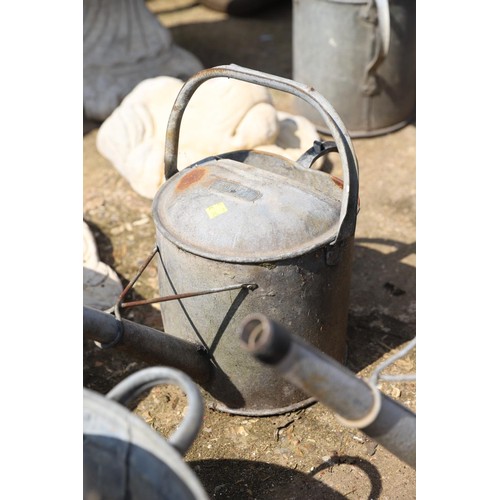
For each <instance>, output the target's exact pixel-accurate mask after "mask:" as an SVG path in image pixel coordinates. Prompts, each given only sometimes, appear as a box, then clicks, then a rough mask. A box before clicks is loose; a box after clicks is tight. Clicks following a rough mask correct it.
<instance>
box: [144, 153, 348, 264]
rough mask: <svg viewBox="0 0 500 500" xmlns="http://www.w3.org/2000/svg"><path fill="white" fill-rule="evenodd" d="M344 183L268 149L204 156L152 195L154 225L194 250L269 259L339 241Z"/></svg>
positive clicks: (236, 258) (219, 256)
mask: <svg viewBox="0 0 500 500" xmlns="http://www.w3.org/2000/svg"><path fill="white" fill-rule="evenodd" d="M341 201H342V188H341V187H339V185H337V183H336V181H335V180H334V178H332V177H331V176H330V175H328V174H327V173H325V172H321V171H318V170H311V169H307V168H304V167H301V166H299V165H297V164H296V163H295V162H292V161H290V160H287V159H285V158H282V157H280V156H278V155H274V154H271V153H263V152H256V151H253V152H252V151H238V152H234V153H227V154H224V155H219V156H216V157H210V158H206V159H205V160H202V161H200V162H197V163H195V164H194V165H192V166H190V167H188V168H186V169H184V170H182V171H181V172H179V173H177V174H175V175H174V176H172V177H171V178H170V179H168V180H167V181H166V182H165V183H164V184H163V185H162V187H161V188H160V190H159V191H158V193H157V194H156V196H155V199H154V201H153V218H154V220H155V224H156V228H157V231H159V233H160V234H161V236H163V237H165V238H167V239H168V240H169V241H171V242H172V243H174V244H175V245H176V246H178V247H180V248H182V249H183V250H186V251H188V252H190V253H193V254H195V255H200V256H204V257H207V258H210V259H214V260H220V261H225V262H268V261H276V260H281V259H284V258H291V257H295V256H298V255H302V254H305V253H306V252H308V251H312V250H313V249H315V248H318V247H320V246H323V245H325V244H327V243H329V242H331V241H332V240H334V239H335V236H336V234H337V230H338V224H339V219H340V210H341Z"/></svg>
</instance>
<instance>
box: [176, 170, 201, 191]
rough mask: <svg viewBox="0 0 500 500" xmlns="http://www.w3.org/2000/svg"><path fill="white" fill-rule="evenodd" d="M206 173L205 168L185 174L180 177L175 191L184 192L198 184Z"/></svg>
mask: <svg viewBox="0 0 500 500" xmlns="http://www.w3.org/2000/svg"><path fill="white" fill-rule="evenodd" d="M206 173H207V169H206V168H195V169H194V170H191V171H190V172H188V173H186V174H185V175H183V176H182V178H181V180H180V181H179V183H178V184H177V186H176V188H175V189H176V190H177V191H184V190H186V189H187V188H188V187H190V186H192V185H193V184H195V183H196V182H199V181H200V180H201V179H202V178H203V177H204V176H205V174H206Z"/></svg>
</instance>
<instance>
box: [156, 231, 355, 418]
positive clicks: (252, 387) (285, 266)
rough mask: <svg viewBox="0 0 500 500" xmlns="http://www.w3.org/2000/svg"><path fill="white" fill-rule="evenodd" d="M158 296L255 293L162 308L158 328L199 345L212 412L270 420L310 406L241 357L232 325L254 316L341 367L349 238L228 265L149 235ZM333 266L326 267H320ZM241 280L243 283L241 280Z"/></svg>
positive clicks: (210, 297)
mask: <svg viewBox="0 0 500 500" xmlns="http://www.w3.org/2000/svg"><path fill="white" fill-rule="evenodd" d="M157 237H158V246H159V250H160V259H161V261H160V263H159V264H158V275H159V286H160V294H161V295H169V294H174V293H179V292H182V291H183V290H195V289H200V290H203V289H206V288H207V286H209V285H210V286H217V287H218V286H222V285H228V284H231V283H239V282H248V283H257V284H258V288H257V289H256V290H253V291H252V290H247V289H240V290H231V291H227V292H222V293H218V294H213V295H205V296H199V297H192V298H189V299H184V300H179V301H173V302H165V303H163V304H162V306H161V314H162V320H163V325H164V330H165V332H166V333H167V334H170V335H173V336H178V337H180V338H182V339H185V340H188V341H191V342H193V343H197V344H202V345H203V346H204V347H205V348H206V349H207V350H208V352H209V353H210V354H211V356H212V358H213V363H214V368H213V370H214V372H215V373H214V374H213V376H212V378H211V379H210V380H209V381H208V382H206V383H204V384H203V387H204V388H206V389H207V390H208V392H209V393H210V394H211V395H212V396H213V397H214V399H215V401H214V403H213V405H214V407H215V408H216V409H219V410H222V411H228V412H231V413H237V414H244V415H272V414H277V413H284V412H287V411H291V410H293V409H298V408H300V407H302V406H305V405H307V404H309V403H310V402H311V401H312V400H311V397H310V396H309V395H306V394H304V393H303V392H302V391H300V390H299V389H297V388H296V387H295V386H293V385H292V384H290V383H289V382H287V381H284V380H283V379H281V378H279V377H277V376H276V374H275V373H274V372H273V370H272V369H271V368H267V367H265V366H262V365H260V364H259V363H258V362H257V361H256V360H255V359H253V357H252V356H251V355H249V354H248V353H246V352H244V351H242V349H241V347H240V343H239V339H238V335H237V329H238V326H239V324H240V322H241V321H242V320H243V318H244V317H246V316H247V315H248V314H251V313H254V312H256V311H258V312H262V313H265V314H266V315H268V316H269V317H270V318H273V319H274V320H275V321H277V322H280V323H281V324H283V325H286V327H287V328H289V329H290V330H291V331H292V332H294V333H295V334H296V335H300V336H302V337H304V338H306V339H307V340H308V342H310V343H311V344H312V345H314V346H316V347H317V348H318V349H320V350H321V351H323V352H325V353H327V354H328V355H329V356H331V357H333V358H335V359H337V360H338V361H339V362H343V361H344V359H345V354H346V331H347V315H348V305H349V288H350V278H351V259H352V251H353V240H354V238H353V237H351V238H348V239H346V240H343V242H342V243H337V244H336V245H335V247H334V251H333V253H331V249H330V248H329V247H328V246H326V247H325V246H324V247H321V248H317V249H316V250H313V251H312V252H310V253H308V254H305V255H301V256H298V257H295V258H292V259H285V260H280V261H275V262H267V263H256V264H249V263H232V262H224V261H216V260H211V259H206V258H203V257H200V256H197V255H194V254H192V253H190V252H186V251H185V250H182V249H180V248H179V247H177V246H176V245H175V244H173V243H171V242H170V241H169V240H167V239H166V238H164V237H163V236H162V235H161V234H158V235H157ZM330 259H332V260H331V262H335V264H333V265H329V264H328V263H327V262H330ZM242 280H243V281H242Z"/></svg>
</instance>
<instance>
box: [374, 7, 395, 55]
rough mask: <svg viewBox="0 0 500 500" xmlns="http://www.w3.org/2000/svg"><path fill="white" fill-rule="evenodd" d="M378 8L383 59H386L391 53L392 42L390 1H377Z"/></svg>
mask: <svg viewBox="0 0 500 500" xmlns="http://www.w3.org/2000/svg"><path fill="white" fill-rule="evenodd" d="M375 6H376V7H377V19H378V30H379V33H380V42H381V49H382V50H381V57H382V59H385V58H386V57H387V54H388V53H389V44H390V42H391V15H390V10H389V0H375Z"/></svg>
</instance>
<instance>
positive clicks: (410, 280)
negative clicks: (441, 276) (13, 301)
mask: <svg viewBox="0 0 500 500" xmlns="http://www.w3.org/2000/svg"><path fill="white" fill-rule="evenodd" d="M147 5H148V7H149V8H150V9H151V10H152V11H153V12H154V13H155V14H156V15H157V17H158V19H159V20H160V21H161V22H162V23H163V24H164V25H165V26H168V27H169V29H171V31H172V35H173V37H174V39H175V41H176V43H178V44H179V45H180V46H182V47H184V48H186V49H187V50H189V51H191V52H192V53H194V54H195V55H196V56H197V57H198V58H199V59H200V60H201V61H202V63H203V64H204V66H205V67H210V66H215V65H218V64H228V63H236V64H239V65H241V66H246V67H250V68H253V69H258V70H262V71H265V72H268V73H273V74H278V75H279V76H284V77H289V78H290V77H291V76H292V56H291V41H292V40H291V36H292V35H291V14H292V6H291V2H289V1H282V2H279V3H278V4H277V5H275V6H273V7H272V8H269V9H267V10H265V11H263V12H261V13H259V14H258V15H254V16H252V17H247V18H235V17H229V16H227V15H226V14H223V13H220V12H215V11H212V10H210V9H208V8H206V7H203V6H201V5H197V4H195V3H193V2H188V1H181V0H179V1H176V2H173V1H168V0H152V1H149V2H148V3H147ZM275 97H276V106H277V107H278V108H281V109H284V110H286V105H287V101H286V99H285V98H283V99H282V98H281V97H280V96H278V95H276V96H275ZM97 127H98V124H95V123H88V122H86V123H84V137H83V181H84V193H83V200H84V206H83V217H84V220H85V221H86V222H87V223H88V224H89V226H90V228H91V230H92V232H93V234H94V236H95V238H96V242H97V245H98V249H99V254H100V257H101V259H102V260H103V261H104V262H106V263H107V264H109V265H111V266H112V267H113V268H114V269H115V270H116V271H117V273H118V274H119V276H120V278H121V279H122V281H123V284H126V283H128V281H129V280H130V279H131V278H132V277H133V276H134V275H135V273H136V272H137V270H138V268H139V266H140V265H141V264H142V263H143V261H144V259H145V258H146V257H147V255H148V254H149V253H150V251H151V249H152V248H153V246H154V244H155V229H154V224H153V220H152V215H151V201H150V200H148V199H146V198H143V197H141V196H139V195H138V194H137V193H135V192H134V191H133V190H132V189H131V188H130V186H129V185H128V183H127V181H126V180H125V179H124V178H123V177H121V176H120V174H119V173H118V172H117V171H116V170H115V169H114V168H113V166H112V165H111V164H110V163H109V162H108V161H107V160H106V159H105V158H103V157H102V156H101V155H100V154H99V153H98V151H97V150H96V146H95V138H96V132H97ZM415 132H416V127H415V125H414V124H411V125H408V126H406V127H405V128H403V129H402V130H400V131H398V132H395V133H392V134H389V135H386V136H381V137H376V138H371V139H355V140H354V141H353V142H354V147H355V150H356V154H357V156H358V161H359V165H360V179H361V181H360V182H361V185H360V200H361V211H360V213H359V217H358V226H357V230H356V244H355V254H354V263H353V276H352V289H351V302H350V309H349V325H348V352H349V357H348V360H347V366H348V367H349V368H350V369H351V370H353V371H354V372H356V373H357V374H359V375H361V376H368V375H369V374H370V373H371V372H372V370H373V369H374V367H375V366H376V365H377V364H378V363H380V362H381V361H382V360H384V359H386V358H387V357H389V356H390V355H391V354H392V353H394V352H395V351H396V350H397V349H399V348H401V347H402V346H403V345H404V344H405V343H406V342H407V341H409V340H410V339H411V338H413V337H414V336H415V333H416V321H415V300H416V299H415V266H416V261H415V252H416V248H415V247H416V242H415ZM156 296H158V287H157V273H156V268H155V265H154V264H153V265H151V266H150V267H148V268H147V270H146V272H145V274H144V275H143V276H142V277H141V279H140V280H139V282H138V283H137V284H136V286H135V288H134V290H133V291H132V293H131V297H134V298H153V297H156ZM124 317H126V318H127V319H130V320H132V321H136V322H138V323H141V324H144V325H148V326H151V327H154V328H157V329H159V330H162V329H163V326H162V322H161V317H160V312H159V308H158V307H156V306H155V307H153V306H144V307H138V308H134V309H132V310H129V311H128V312H127V313H125V314H124ZM145 366H146V365H145V364H144V363H142V362H140V361H138V360H136V359H133V358H131V357H126V356H124V355H122V354H120V352H118V351H113V350H107V351H101V350H99V349H98V348H97V347H96V346H95V345H94V344H93V343H91V342H87V341H84V345H83V374H84V386H85V387H88V388H90V389H93V390H95V391H98V392H100V393H105V392H107V391H109V390H110V389H111V388H112V387H113V386H115V385H116V383H118V382H119V381H120V380H122V379H123V378H124V377H126V376H127V375H128V374H131V373H133V372H135V371H137V370H139V369H140V368H142V367H145ZM415 370H416V354H415V352H414V351H413V352H411V353H410V354H409V355H408V356H407V357H406V358H404V359H401V360H399V361H398V362H397V363H396V364H395V365H394V366H392V367H391V368H390V369H389V371H388V373H413V372H415ZM380 388H381V389H382V391H383V392H385V393H386V394H387V395H389V396H390V397H392V398H394V399H395V400H396V401H398V402H399V403H401V404H403V405H406V406H407V407H409V408H410V409H411V410H413V411H415V412H416V384H415V383H388V382H383V383H381V384H380ZM185 406H186V404H185V398H184V396H183V394H182V393H181V392H179V391H177V390H176V389H175V388H172V387H165V386H162V387H157V388H155V389H153V390H151V391H150V392H149V393H148V394H147V395H145V397H144V398H143V399H142V400H141V401H140V402H139V404H138V405H137V407H135V408H134V411H135V412H136V413H138V414H139V415H140V416H141V417H142V418H143V419H144V420H145V421H146V422H147V423H149V424H150V425H151V426H152V427H153V428H154V429H156V430H157V431H158V432H159V433H161V434H163V435H165V436H166V437H168V436H169V435H170V434H171V432H172V429H173V428H175V426H176V425H177V423H178V422H179V421H180V420H181V419H182V415H183V411H184V409H185ZM185 460H186V462H187V463H188V464H189V465H190V467H191V468H192V469H193V470H194V472H195V473H196V474H197V476H198V477H199V478H200V480H201V482H202V484H203V486H204V487H205V489H206V491H207V493H208V495H209V496H210V498H218V499H219V498H221V499H222V498H226V499H235V498H238V499H244V498H248V499H251V498H256V499H269V498H272V499H280V500H281V499H295V498H297V499H298V498H311V499H313V498H314V499H336V498H338V499H352V500H354V499H387V500H397V499H404V500H407V499H412V498H415V497H416V472H415V470H414V469H412V468H411V467H409V466H407V465H406V464H405V463H403V462H401V461H400V460H399V459H397V458H396V457H395V456H393V455H392V454H390V453H389V452H388V451H386V450H385V449H384V448H382V447H381V446H378V445H377V443H375V442H374V441H373V440H371V439H369V438H367V437H366V436H365V435H363V434H362V433H361V432H359V431H356V430H352V429H347V428H345V427H343V426H342V425H341V424H339V423H338V422H337V420H336V418H335V416H334V415H333V414H332V413H331V412H330V411H329V410H327V409H326V408H325V407H324V406H322V405H321V404H318V403H317V404H314V405H312V406H310V407H308V408H306V409H302V410H299V411H297V412H291V413H288V414H285V415H279V416H271V417H259V418H253V417H248V416H236V415H229V414H226V413H221V412H218V411H215V410H212V409H210V407H209V405H207V406H206V412H205V417H204V423H203V428H202V430H201V432H200V434H199V436H198V438H197V439H196V441H195V442H194V444H193V446H192V447H191V449H190V450H189V452H188V453H187V455H186V457H185Z"/></svg>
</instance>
